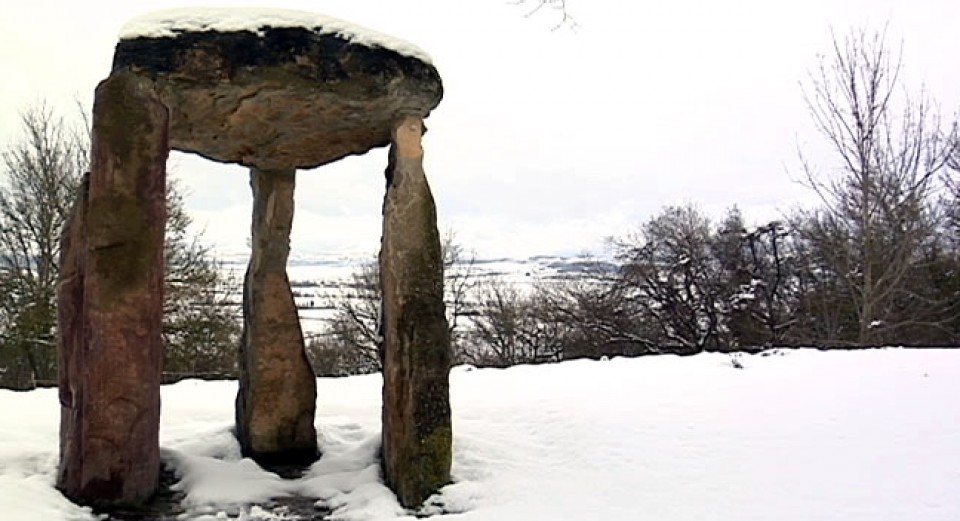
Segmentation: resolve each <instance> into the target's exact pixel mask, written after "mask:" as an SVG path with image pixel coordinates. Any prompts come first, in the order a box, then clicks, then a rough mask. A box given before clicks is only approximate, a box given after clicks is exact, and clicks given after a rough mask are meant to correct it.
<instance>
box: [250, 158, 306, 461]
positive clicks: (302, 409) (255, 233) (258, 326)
mask: <svg viewBox="0 0 960 521" xmlns="http://www.w3.org/2000/svg"><path fill="white" fill-rule="evenodd" d="M295 175H296V172H295V171H294V170H286V171H265V170H258V169H256V168H253V169H251V170H250V186H251V188H252V189H253V225H252V227H251V235H252V243H251V255H250V264H249V265H248V266H247V274H246V277H245V278H244V288H243V338H242V340H241V346H240V391H239V393H238V394H237V438H238V439H239V441H240V446H241V448H242V451H243V454H244V455H245V456H250V457H252V458H254V459H256V460H258V461H260V462H261V463H267V464H271V463H305V462H311V461H313V460H314V459H315V458H316V456H317V433H316V430H315V428H314V426H313V418H314V413H315V411H316V400H317V381H316V379H315V377H314V374H313V370H312V369H311V368H310V362H309V360H308V359H307V353H306V350H305V349H304V344H303V332H302V330H301V328H300V319H299V317H298V315H297V306H296V303H295V302H294V300H293V293H292V292H291V290H290V281H289V279H288V278H287V257H288V256H289V254H290V229H291V227H292V225H293V205H294V201H293V190H294V179H295Z"/></svg>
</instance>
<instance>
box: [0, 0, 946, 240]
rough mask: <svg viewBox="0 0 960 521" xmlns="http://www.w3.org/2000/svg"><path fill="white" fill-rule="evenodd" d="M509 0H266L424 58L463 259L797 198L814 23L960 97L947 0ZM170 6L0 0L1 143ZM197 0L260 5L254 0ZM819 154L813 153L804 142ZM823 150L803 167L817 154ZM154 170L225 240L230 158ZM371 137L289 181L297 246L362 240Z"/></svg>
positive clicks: (444, 201)
mask: <svg viewBox="0 0 960 521" xmlns="http://www.w3.org/2000/svg"><path fill="white" fill-rule="evenodd" d="M512 1H513V0H457V1H455V2H453V1H449V0H380V1H374V0H369V1H367V0H313V1H292V0H288V1H276V2H271V4H273V5H274V6H275V7H282V8H290V9H301V10H307V11H314V12H321V13H324V14H328V15H331V16H335V17H339V18H343V19H346V20H349V21H353V22H356V23H358V24H360V25H363V26H367V27H370V28H372V29H375V30H378V31H381V32H384V33H387V34H391V35H394V36H397V37H399V38H402V39H404V40H408V41H410V42H412V43H414V44H416V45H418V46H420V47H421V48H423V49H424V50H426V51H427V52H428V53H430V54H431V55H432V57H433V61H434V64H435V65H436V66H437V68H438V70H439V71H440V74H441V76H442V77H443V79H444V87H445V92H446V94H445V96H444V100H443V102H441V104H440V106H439V108H438V109H437V110H436V111H435V112H434V114H433V115H432V116H431V117H430V118H429V119H428V121H427V126H428V127H429V129H430V130H429V133H428V134H427V136H426V138H425V149H426V153H427V158H426V170H427V175H428V177H429V178H430V180H431V184H432V186H433V190H434V195H435V197H436V199H437V202H438V206H439V215H440V221H441V227H444V228H452V229H454V230H455V231H456V233H457V237H458V239H459V241H460V242H461V243H463V244H464V245H465V246H466V247H468V248H473V249H476V250H477V251H478V253H479V254H480V255H481V256H484V257H489V256H514V257H518V256H525V255H531V254H548V253H577V252H580V251H584V250H596V249H598V248H600V247H601V246H602V243H603V238H604V237H605V236H609V235H618V234H623V233H626V232H628V231H630V230H631V229H633V228H635V227H636V226H637V225H638V224H639V223H640V222H642V221H643V220H644V219H646V218H648V217H649V216H651V215H652V214H654V213H656V212H657V211H658V210H659V209H660V208H661V207H662V206H664V205H666V204H676V203H683V202H697V203H700V204H701V205H702V207H703V208H704V209H705V210H707V211H708V212H710V213H711V214H713V215H719V214H720V213H721V212H722V211H723V209H725V208H727V207H729V206H731V205H733V204H738V205H739V206H740V207H741V209H743V210H744V212H745V214H746V216H747V218H748V220H751V221H760V220H763V219H769V218H775V217H777V216H778V214H779V212H781V211H785V210H788V209H789V208H791V207H792V206H794V205H796V204H798V203H811V202H813V198H812V196H811V194H810V193H809V192H808V191H807V190H806V189H804V188H803V187H801V186H800V185H799V184H797V183H796V182H795V181H794V180H793V179H792V178H791V174H790V172H793V177H794V178H795V177H796V175H797V173H798V161H797V159H796V158H797V153H796V150H797V146H798V144H799V145H801V146H807V147H810V150H813V151H814V154H815V155H816V154H817V152H816V150H817V147H816V145H817V143H818V142H819V141H818V137H817V136H816V135H815V134H813V133H812V130H811V125H810V120H809V117H808V115H807V112H806V109H805V106H804V103H803V99H802V95H801V92H800V88H799V82H800V81H801V80H803V79H804V78H805V77H806V74H807V71H808V70H810V69H811V68H812V67H813V66H815V65H816V56H817V53H818V52H823V51H826V50H827V49H828V46H829V43H830V27H831V26H833V27H834V28H835V29H836V30H837V32H838V33H839V34H844V33H845V32H846V31H847V30H848V28H851V27H860V26H870V27H882V26H883V25H884V24H885V23H886V24H888V25H889V29H888V33H889V35H890V36H891V38H890V40H891V42H892V43H897V42H898V41H899V40H901V39H902V40H903V43H904V64H905V77H906V79H907V83H908V85H909V86H911V87H912V88H913V90H916V89H915V87H917V86H919V85H920V83H921V82H923V83H925V84H926V87H927V89H928V91H929V92H930V93H931V94H933V96H934V97H935V98H936V99H937V100H938V101H939V102H940V103H941V105H942V110H943V112H944V113H945V114H947V115H952V114H954V113H955V112H956V110H957V109H958V108H960V67H957V66H956V54H957V52H960V31H957V30H956V28H957V27H958V25H960V2H955V1H952V0H909V1H908V0H900V1H891V0H886V1H883V0H808V1H806V2H789V3H784V2H770V1H769V0H764V1H761V0H738V1H729V0H727V1H720V0H690V1H674V2H627V1H623V0H568V4H569V7H570V10H571V11H572V12H573V14H574V16H575V17H576V18H577V22H578V23H579V25H580V27H579V30H577V31H576V32H571V31H567V30H557V31H553V30H551V27H552V26H553V24H554V23H555V18H554V17H553V15H552V14H551V13H550V12H547V11H544V12H541V13H539V14H538V15H537V16H535V17H532V18H527V17H525V16H524V14H525V13H526V12H527V10H529V8H528V7H525V6H517V5H514V4H513V3H512ZM184 5H185V3H184V2H171V1H164V0H150V1H139V0H128V1H125V2H104V1H96V0H88V1H86V2H75V1H72V0H71V1H66V0H60V1H52V0H30V1H23V0H12V1H11V0H6V1H5V2H4V6H3V10H2V15H0V35H3V36H2V39H3V40H2V42H3V44H2V45H0V77H2V78H3V81H2V82H0V100H2V101H0V116H2V117H0V138H2V139H3V140H4V141H6V140H8V139H10V138H12V137H13V136H14V135H15V132H16V129H17V123H18V122H17V117H18V112H19V111H20V110H21V109H23V108H24V107H26V106H28V105H30V104H31V103H33V102H36V101H37V100H40V99H46V100H48V101H50V102H51V103H52V104H53V105H54V106H55V107H57V108H60V109H62V110H63V111H65V112H67V111H71V110H74V107H73V100H74V99H79V100H80V101H82V102H84V103H86V104H87V105H88V106H89V104H90V102H91V100H92V93H93V89H94V87H95V86H96V83H97V82H98V81H99V80H101V79H102V78H103V77H105V76H106V75H107V74H108V73H109V70H110V63H111V60H112V54H113V47H114V45H115V43H116V37H117V34H118V31H119V30H120V28H121V27H122V26H123V24H124V23H125V22H126V21H127V20H129V19H130V18H132V17H134V16H138V15H141V14H143V13H146V12H150V11H153V10H157V9H167V8H171V7H183V6H184ZM203 5H211V6H216V5H232V6H243V5H249V6H260V5H262V2H259V3H258V2H244V1H233V2H205V3H204V4H203ZM818 157H820V156H818ZM828 159H829V158H828V156H823V160H822V161H818V162H819V163H820V164H821V166H823V167H824V168H829V167H830V164H829V163H828ZM170 165H171V171H172V174H173V175H174V176H175V177H177V178H179V179H182V180H183V182H184V183H185V184H186V185H187V186H188V188H189V190H190V192H191V196H190V197H189V199H188V206H189V208H190V210H191V211H192V212H193V214H194V215H195V217H196V219H197V221H198V223H200V224H201V225H203V226H204V227H205V228H206V230H207V235H206V238H207V239H208V240H211V241H213V242H215V243H216V244H217V246H218V247H219V248H221V249H222V250H226V251H235V250H238V249H242V248H243V247H244V244H245V239H246V236H247V234H248V229H249V214H250V194H249V187H248V185H247V174H246V171H245V170H244V169H242V168H240V167H236V166H222V165H217V164H214V163H211V162H207V161H204V160H201V159H198V158H195V157H192V156H186V155H183V154H173V155H172V156H171V161H170ZM385 165H386V159H385V155H384V152H383V151H375V152H372V153H370V154H368V155H367V156H364V157H361V158H351V159H349V160H344V161H342V162H340V163H338V164H335V165H328V166H326V167H323V168H321V169H318V170H316V171H309V172H302V173H301V174H299V176H298V189H297V202H298V206H297V217H296V221H295V224H294V236H293V247H294V250H295V252H298V253H332V252H341V253H357V252H364V253H366V252H374V251H376V249H377V248H378V247H379V235H380V205H381V200H382V196H383V175H382V172H383V169H384V167H385Z"/></svg>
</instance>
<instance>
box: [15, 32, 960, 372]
mask: <svg viewBox="0 0 960 521" xmlns="http://www.w3.org/2000/svg"><path fill="white" fill-rule="evenodd" d="M900 70H901V63H900V58H899V52H895V51H894V50H891V49H890V48H889V47H888V46H887V45H886V42H885V35H884V34H883V33H872V32H868V31H860V32H854V33H851V34H850V35H849V36H846V37H844V38H834V41H833V46H832V48H831V50H830V52H829V53H827V54H825V55H824V56H822V57H821V59H820V61H819V67H818V68H816V69H815V70H814V71H812V73H811V75H810V78H809V79H808V81H806V82H805V83H804V89H803V94H804V96H805V99H806V101H807V104H808V107H809V110H810V114H811V116H812V119H813V121H814V123H815V125H816V127H817V129H818V130H819V131H820V134H821V135H822V136H823V138H824V142H825V143H826V144H827V146H828V148H829V149H830V151H831V153H832V160H826V161H825V162H824V161H823V160H822V159H821V158H817V159H816V160H814V158H812V157H809V156H808V155H806V154H801V157H800V159H801V161H800V164H801V171H800V172H799V174H800V175H799V177H801V178H802V179H803V180H804V182H805V183H806V184H807V186H809V188H810V189H811V190H813V191H814V192H815V193H816V194H817V195H818V196H819V200H820V203H819V204H818V205H816V206H815V207H812V208H796V209H793V210H791V211H789V212H787V213H785V214H784V215H783V216H782V218H780V219H778V220H775V221H772V222H768V223H763V224H761V225H759V226H757V225H752V224H748V223H746V222H745V221H744V218H743V216H742V215H741V213H740V211H739V210H738V209H737V208H736V207H733V208H731V209H730V210H729V211H728V212H727V213H726V214H725V215H724V216H722V217H721V218H720V219H711V218H710V216H708V215H706V214H705V213H704V212H703V211H702V210H700V209H699V208H698V207H697V206H696V205H694V204H688V205H681V206H669V207H665V208H662V209H660V210H659V211H658V212H657V213H656V214H654V215H653V216H652V217H650V218H649V219H648V220H647V221H646V222H644V223H642V224H641V225H640V226H639V227H638V229H637V230H636V231H634V232H632V233H627V234H624V235H621V236H618V237H615V238H612V239H611V240H610V247H611V254H612V255H611V256H610V258H609V259H605V260H593V261H591V260H586V261H584V262H582V263H581V266H582V268H583V269H582V270H581V271H579V272H577V273H576V274H573V275H568V276H564V277H559V278H551V279H543V280H537V281H535V282H534V283H533V284H532V285H530V286H529V287H528V286H522V287H521V286H518V285H516V284H511V283H509V282H508V281H504V280H499V279H496V278H489V277H482V276H480V274H478V273H477V270H476V269H475V265H474V263H473V260H472V258H471V257H470V256H469V255H468V254H467V252H466V250H465V249H464V247H463V246H462V245H459V244H458V243H457V242H456V241H455V240H454V238H453V237H452V236H448V237H447V238H446V239H445V240H444V245H443V246H444V269H445V279H446V295H445V297H446V304H447V318H448V323H449V327H450V332H451V338H452V340H453V342H452V343H453V346H452V349H454V353H453V356H454V360H455V361H457V362H458V363H471V364H476V365H489V366H508V365H513V364H518V363H541V362H551V361H558V360H563V359H570V358H578V357H602V356H636V355H644V354H657V353H679V354H692V353H697V352H701V351H705V350H714V351H753V350H759V349H763V348H766V347H772V346H810V347H818V348H855V347H868V346H879V345H908V346H955V345H958V344H960V293H958V292H960V138H958V131H957V121H956V117H953V118H947V117H944V116H942V115H941V114H940V113H939V112H938V109H937V105H936V103H935V102H934V101H933V99H932V98H931V97H930V96H929V94H927V93H925V92H924V91H923V90H921V91H920V92H919V93H911V92H910V91H909V90H908V89H906V88H905V86H904V85H903V81H902V79H901V75H900ZM21 127H22V135H21V137H20V138H19V139H17V140H15V141H13V142H11V143H8V144H7V145H6V146H5V147H3V150H2V158H0V159H2V163H0V168H2V169H3V171H2V174H3V175H2V183H0V386H7V387H15V388H28V387H30V386H32V385H35V383H37V382H40V383H49V382H53V381H54V380H55V379H56V346H55V343H56V302H55V294H56V281H57V277H58V274H59V248H60V242H59V236H60V231H61V229H62V227H63V224H64V222H65V221H66V216H67V212H68V211H69V207H70V205H71V202H72V200H73V197H74V194H75V193H76V191H77V187H78V186H79V183H80V182H81V180H82V177H83V174H84V172H86V170H87V168H88V161H89V131H88V129H87V128H86V125H85V124H79V125H73V124H70V123H68V122H67V121H65V120H64V119H63V118H60V117H58V116H57V115H56V114H54V113H53V111H52V110H50V109H49V108H48V107H46V106H44V105H40V106H37V107H32V108H30V109H28V110H26V111H25V112H24V113H23V116H22V121H21ZM167 207H168V208H167V210H168V217H169V219H168V222H167V233H166V244H165V255H166V284H165V305H164V312H165V316H164V331H163V334H164V343H165V355H164V370H165V373H166V374H167V376H168V378H169V379H176V378H179V377H184V376H212V377H220V376H232V375H234V374H235V371H236V360H235V359H236V350H237V342H238V336H239V330H240V328H239V321H238V316H237V314H238V310H237V308H236V306H235V305H234V304H232V302H235V300H236V299H235V298H233V297H234V296H235V294H236V292H238V291H239V288H238V283H237V282H236V281H235V280H232V279H231V278H230V277H229V276H228V275H226V273H225V271H224V270H222V269H220V266H219V263H218V262H217V260H216V258H215V256H214V255H213V253H212V252H211V251H210V250H209V249H208V248H206V247H204V246H202V244H201V242H200V240H199V239H200V238H199V237H198V236H195V235H192V234H191V233H190V232H189V227H190V217H189V215H187V214H186V212H185V211H184V208H183V193H182V191H181V190H180V189H179V187H177V185H176V184H172V186H171V187H170V190H169V196H168V201H167ZM379 306H380V290H379V274H378V272H377V267H376V263H375V262H371V263H368V264H365V265H363V266H361V267H360V268H359V269H358V270H357V272H356V273H355V274H354V276H353V280H352V283H351V284H350V289H349V290H348V291H347V292H346V293H344V294H343V295H341V296H339V297H337V298H336V299H335V301H334V302H333V303H332V307H333V308H334V309H335V312H334V316H333V317H332V319H331V320H330V321H329V323H328V325H327V327H326V329H325V331H323V333H322V334H321V335H319V336H317V337H315V338H313V339H312V340H311V341H310V342H309V344H308V350H309V354H310V357H311V360H312V361H313V363H314V366H315V369H316V371H317V373H318V374H321V375H346V374H356V373H367V372H374V371H377V370H379V368H380V343H381V342H382V340H381V337H380V328H379V321H380V307H379Z"/></svg>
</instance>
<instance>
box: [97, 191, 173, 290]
mask: <svg viewBox="0 0 960 521" xmlns="http://www.w3.org/2000/svg"><path fill="white" fill-rule="evenodd" d="M148 219H149V216H148V215H147V211H146V208H145V204H144V203H143V202H142V201H140V200H138V199H137V198H135V197H132V196H126V195H121V194H111V195H101V196H99V197H94V198H92V199H91V200H90V203H89V207H88V209H87V230H88V233H89V241H90V243H89V244H90V255H91V260H92V263H91V264H92V268H93V270H94V273H95V274H96V276H97V278H98V280H100V281H101V282H102V284H103V289H104V292H103V294H102V297H103V298H102V299H100V304H101V305H110V304H113V303H117V297H118V296H120V295H122V294H123V293H124V292H126V291H129V290H131V289H134V288H140V287H142V286H143V285H144V284H146V283H147V282H148V281H149V280H150V271H151V268H152V267H153V264H154V261H155V259H156V257H157V255H158V253H159V252H158V251H157V250H158V248H160V247H161V244H162V241H161V240H160V238H158V237H157V234H158V231H157V230H154V229H152V228H154V227H151V226H150V223H149V220H148Z"/></svg>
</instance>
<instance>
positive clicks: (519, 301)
mask: <svg viewBox="0 0 960 521" xmlns="http://www.w3.org/2000/svg"><path fill="white" fill-rule="evenodd" d="M478 301H479V302H478V304H477V312H476V314H475V315H474V316H473V330H472V332H471V333H472V337H473V338H474V341H473V342H472V344H473V345H472V349H471V351H470V352H469V353H468V355H469V356H470V360H469V361H470V362H472V363H475V364H478V365H490V366H496V367H507V366H511V365H516V364H525V363H542V362H555V361H558V360H560V359H561V358H562V357H563V335H562V334H561V333H560V329H561V328H562V327H563V325H562V324H561V323H558V322H555V321H551V320H548V319H547V318H546V317H547V315H546V313H545V312H544V308H543V307H542V301H540V299H538V298H536V297H535V296H533V295H525V294H524V293H523V291H522V290H521V289H520V288H518V287H517V286H516V285H515V284H510V283H508V282H506V281H504V280H502V279H489V280H487V281H485V282H484V284H482V285H481V286H480V290H479V296H478Z"/></svg>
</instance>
